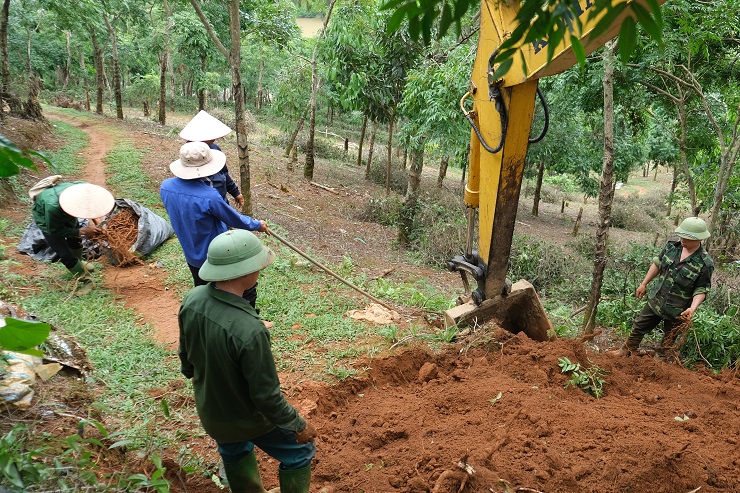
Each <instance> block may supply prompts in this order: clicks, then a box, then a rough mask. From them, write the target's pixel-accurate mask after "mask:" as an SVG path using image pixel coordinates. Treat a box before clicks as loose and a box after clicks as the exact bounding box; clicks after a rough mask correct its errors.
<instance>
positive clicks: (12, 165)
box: [0, 134, 54, 178]
mask: <svg viewBox="0 0 740 493" xmlns="http://www.w3.org/2000/svg"><path fill="white" fill-rule="evenodd" d="M31 156H35V157H38V158H40V159H42V160H44V161H45V162H46V163H47V164H48V165H49V166H51V167H52V168H53V167H54V165H53V164H52V163H51V161H49V159H48V158H47V157H46V156H44V155H43V154H42V153H40V152H36V151H23V150H21V149H19V148H18V146H16V145H15V144H13V143H12V142H11V141H9V140H8V139H6V138H5V136H4V135H2V134H0V178H7V177H9V176H13V175H17V174H18V173H19V172H20V168H29V169H32V170H34V171H36V165H35V164H34V163H33V160H32V159H31Z"/></svg>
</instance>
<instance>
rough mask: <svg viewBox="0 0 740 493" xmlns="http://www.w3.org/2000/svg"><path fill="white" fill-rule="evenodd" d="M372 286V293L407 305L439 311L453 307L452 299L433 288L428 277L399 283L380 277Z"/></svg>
mask: <svg viewBox="0 0 740 493" xmlns="http://www.w3.org/2000/svg"><path fill="white" fill-rule="evenodd" d="M373 282H374V285H373V286H372V287H371V290H370V291H371V294H373V295H374V296H377V297H379V298H381V299H388V300H393V301H396V302H398V303H402V304H403V305H405V306H416V307H419V308H426V309H427V310H432V311H439V310H446V309H448V308H450V307H451V303H452V301H451V300H450V299H449V298H448V297H447V295H445V294H444V293H439V292H437V291H436V290H435V289H433V288H432V287H431V286H430V285H429V283H428V281H427V280H426V279H420V280H418V281H416V282H413V283H403V284H397V283H393V282H390V281H388V280H386V279H383V278H378V279H376V280H375V281H373Z"/></svg>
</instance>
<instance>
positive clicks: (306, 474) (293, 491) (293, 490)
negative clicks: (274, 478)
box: [278, 464, 311, 493]
mask: <svg viewBox="0 0 740 493" xmlns="http://www.w3.org/2000/svg"><path fill="white" fill-rule="evenodd" d="M278 475H279V477H280V493H308V487H309V486H310V485H311V464H308V465H307V466H303V467H301V468H300V469H289V470H288V469H285V470H284V469H281V470H280V471H278Z"/></svg>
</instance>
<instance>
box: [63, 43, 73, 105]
mask: <svg viewBox="0 0 740 493" xmlns="http://www.w3.org/2000/svg"><path fill="white" fill-rule="evenodd" d="M64 37H65V40H66V45H65V46H66V47H67V66H66V67H65V69H64V84H63V85H62V91H63V92H67V86H68V85H69V74H70V73H71V72H72V50H71V49H70V47H69V44H70V39H71V38H72V32H71V31H64Z"/></svg>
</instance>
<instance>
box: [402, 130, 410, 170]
mask: <svg viewBox="0 0 740 493" xmlns="http://www.w3.org/2000/svg"><path fill="white" fill-rule="evenodd" d="M408 160H409V138H408V137H406V145H405V146H403V170H404V171H406V165H407V164H408Z"/></svg>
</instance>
